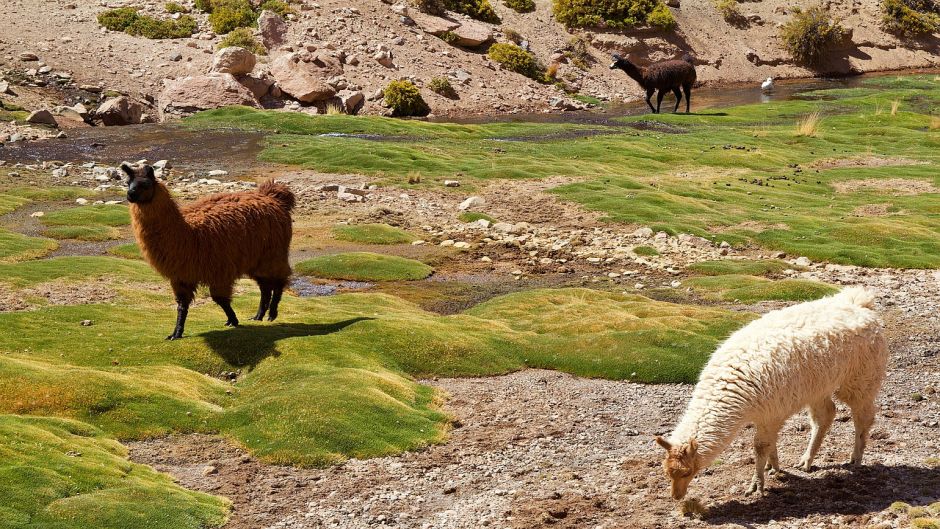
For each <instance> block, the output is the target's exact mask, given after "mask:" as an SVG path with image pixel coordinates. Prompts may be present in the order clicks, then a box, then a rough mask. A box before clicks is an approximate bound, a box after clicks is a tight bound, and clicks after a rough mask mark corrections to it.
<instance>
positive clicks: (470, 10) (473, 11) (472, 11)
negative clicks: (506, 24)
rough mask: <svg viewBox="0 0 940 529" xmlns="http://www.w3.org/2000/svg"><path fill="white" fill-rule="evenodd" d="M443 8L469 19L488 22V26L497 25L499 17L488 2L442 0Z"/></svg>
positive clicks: (479, 0)
mask: <svg viewBox="0 0 940 529" xmlns="http://www.w3.org/2000/svg"><path fill="white" fill-rule="evenodd" d="M444 6H445V7H446V8H447V9H450V10H451V11H456V12H458V13H463V14H464V15H467V16H469V17H470V18H475V19H477V20H482V21H483V22H489V23H490V24H499V16H497V15H496V11H494V10H493V5H492V4H490V0H444Z"/></svg>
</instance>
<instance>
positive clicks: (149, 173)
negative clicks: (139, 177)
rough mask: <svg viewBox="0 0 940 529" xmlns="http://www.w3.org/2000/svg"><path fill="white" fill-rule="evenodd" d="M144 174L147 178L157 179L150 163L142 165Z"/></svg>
mask: <svg viewBox="0 0 940 529" xmlns="http://www.w3.org/2000/svg"><path fill="white" fill-rule="evenodd" d="M144 174H146V175H147V178H149V179H151V180H156V179H157V175H156V174H155V173H154V172H153V167H152V166H150V165H145V166H144Z"/></svg>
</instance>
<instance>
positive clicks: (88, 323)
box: [81, 320, 93, 327]
mask: <svg viewBox="0 0 940 529" xmlns="http://www.w3.org/2000/svg"><path fill="white" fill-rule="evenodd" d="M92 324H93V322H92V321H91V320H82V321H81V326H82V327H91V326H92Z"/></svg>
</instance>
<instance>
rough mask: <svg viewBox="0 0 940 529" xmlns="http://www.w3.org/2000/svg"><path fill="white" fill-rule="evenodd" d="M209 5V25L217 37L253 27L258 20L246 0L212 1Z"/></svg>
mask: <svg viewBox="0 0 940 529" xmlns="http://www.w3.org/2000/svg"><path fill="white" fill-rule="evenodd" d="M210 5H211V11H210V13H209V23H210V24H212V31H215V32H216V33H218V34H219V35H225V34H227V33H230V32H232V31H233V30H236V29H238V28H245V27H251V26H254V25H255V23H256V22H257V20H258V13H256V12H255V11H254V10H253V9H252V8H251V4H250V3H249V2H248V0H212V2H211V4H210Z"/></svg>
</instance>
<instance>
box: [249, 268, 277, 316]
mask: <svg viewBox="0 0 940 529" xmlns="http://www.w3.org/2000/svg"><path fill="white" fill-rule="evenodd" d="M255 281H257V282H258V288H260V289H261V301H260V302H259V303H258V312H256V313H255V315H254V316H252V317H251V319H253V320H255V321H261V320H263V319H264V315H265V313H267V312H268V307H269V306H270V305H271V293H272V291H273V290H274V289H273V288H272V287H271V280H270V279H266V278H261V277H259V278H256V279H255Z"/></svg>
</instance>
